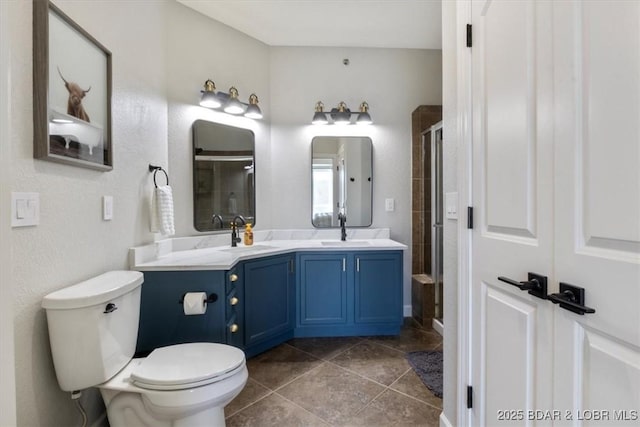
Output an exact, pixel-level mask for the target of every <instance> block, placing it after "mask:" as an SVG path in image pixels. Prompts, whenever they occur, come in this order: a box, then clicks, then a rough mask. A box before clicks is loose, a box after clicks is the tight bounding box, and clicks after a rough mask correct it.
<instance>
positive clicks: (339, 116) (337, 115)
mask: <svg viewBox="0 0 640 427" xmlns="http://www.w3.org/2000/svg"><path fill="white" fill-rule="evenodd" d="M352 117H355V118H356V119H355V122H353V121H352V120H351V118H352ZM311 123H313V124H314V125H326V124H336V125H350V124H354V123H355V124H358V125H368V124H371V123H373V121H372V120H371V115H370V114H369V104H367V103H366V102H363V103H362V104H360V111H351V110H350V109H349V107H347V104H346V103H344V102H340V103H339V104H338V107H337V108H332V109H331V111H326V112H325V111H324V104H323V103H322V102H321V101H318V102H317V103H316V111H315V113H314V115H313V120H311Z"/></svg>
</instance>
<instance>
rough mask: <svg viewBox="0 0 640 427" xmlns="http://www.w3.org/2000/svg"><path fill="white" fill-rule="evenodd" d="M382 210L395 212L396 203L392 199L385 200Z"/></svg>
mask: <svg viewBox="0 0 640 427" xmlns="http://www.w3.org/2000/svg"><path fill="white" fill-rule="evenodd" d="M384 210H386V211H387V212H393V211H394V210H396V201H395V200H394V199H385V200H384Z"/></svg>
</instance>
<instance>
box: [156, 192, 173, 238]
mask: <svg viewBox="0 0 640 427" xmlns="http://www.w3.org/2000/svg"><path fill="white" fill-rule="evenodd" d="M151 231H152V232H153V233H162V234H164V235H165V236H173V235H174V234H175V232H176V230H175V225H174V220H173V191H172V190H171V187H170V186H168V185H163V186H161V187H156V188H155V189H154V191H153V196H152V197H151Z"/></svg>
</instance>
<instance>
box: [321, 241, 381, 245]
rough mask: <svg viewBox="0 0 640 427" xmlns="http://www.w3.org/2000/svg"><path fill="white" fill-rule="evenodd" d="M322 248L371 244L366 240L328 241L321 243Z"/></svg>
mask: <svg viewBox="0 0 640 427" xmlns="http://www.w3.org/2000/svg"><path fill="white" fill-rule="evenodd" d="M321 243H322V246H368V245H369V244H370V243H369V242H367V241H366V240H347V241H344V242H343V241H342V240H326V241H323V242H321Z"/></svg>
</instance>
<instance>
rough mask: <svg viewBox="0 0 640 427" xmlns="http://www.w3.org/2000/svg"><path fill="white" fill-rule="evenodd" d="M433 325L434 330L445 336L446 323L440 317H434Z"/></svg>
mask: <svg viewBox="0 0 640 427" xmlns="http://www.w3.org/2000/svg"><path fill="white" fill-rule="evenodd" d="M431 327H432V328H433V330H434V331H436V332H437V333H439V334H440V336H441V337H443V336H444V325H443V324H442V322H441V321H439V320H438V319H433V320H432V321H431Z"/></svg>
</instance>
